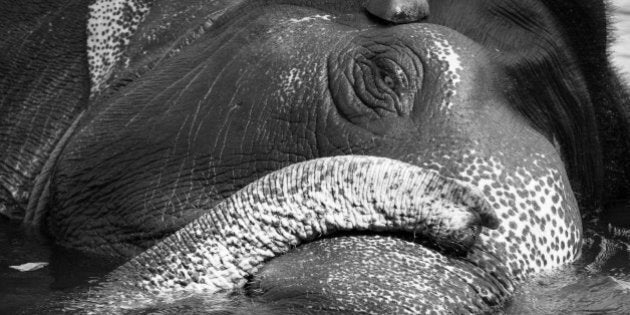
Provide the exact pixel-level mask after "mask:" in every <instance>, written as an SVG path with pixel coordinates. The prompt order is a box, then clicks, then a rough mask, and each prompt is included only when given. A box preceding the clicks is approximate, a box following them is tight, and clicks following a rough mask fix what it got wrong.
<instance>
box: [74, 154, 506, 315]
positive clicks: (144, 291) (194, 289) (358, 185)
mask: <svg viewBox="0 0 630 315" xmlns="http://www.w3.org/2000/svg"><path fill="white" fill-rule="evenodd" d="M498 224H499V220H498V218H497V217H496V215H495V214H494V211H493V210H491V207H490V205H489V204H488V203H487V202H486V201H485V199H484V198H483V196H482V194H481V192H479V191H477V190H475V189H474V188H471V187H468V186H466V185H465V184H463V183H461V182H459V181H456V180H453V179H449V178H445V177H442V176H440V175H438V173H437V172H435V171H431V170H426V169H422V168H419V167H417V166H413V165H410V164H406V163H403V162H399V161H395V160H390V159H386V158H379V157H366V156H339V157H332V158H322V159H316V160H310V161H307V162H303V163H297V164H294V165H291V166H288V167H286V168H284V169H281V170H279V171H277V172H274V173H271V174H269V175H267V176H264V177H262V178H261V179H259V180H257V181H256V182H254V183H252V184H250V185H248V186H246V187H245V188H243V189H242V190H240V191H239V192H237V193H236V194H234V195H232V196H231V197H230V198H228V199H227V200H225V201H223V202H222V203H220V204H218V205H217V206H216V207H214V208H213V209H211V210H209V211H208V212H207V214H205V215H203V216H202V217H200V218H199V219H197V220H195V221H194V222H192V223H191V224H189V225H187V226H186V227H184V228H183V229H181V230H180V231H178V232H177V233H175V234H174V235H172V236H170V237H168V238H166V239H165V240H164V241H162V242H160V243H159V244H157V245H155V246H154V247H152V248H150V249H149V250H147V251H146V252H144V253H142V254H141V255H139V256H137V257H135V258H134V259H132V260H131V261H129V262H128V263H126V264H124V265H123V266H121V267H119V268H118V269H117V270H115V271H114V272H113V273H112V274H110V277H109V279H110V282H108V283H105V284H104V285H103V289H102V291H99V292H97V293H96V296H97V299H105V300H106V301H107V302H106V303H105V305H107V306H106V307H107V309H108V310H110V311H111V307H120V308H121V309H124V308H133V307H138V306H141V305H143V304H144V303H147V301H150V300H152V299H159V298H160V297H169V298H171V299H172V298H174V297H175V298H176V297H185V296H187V295H189V294H191V293H197V294H212V293H217V292H229V291H230V290H234V289H238V288H240V287H242V286H243V285H244V284H245V283H246V281H247V280H246V278H247V277H248V276H251V275H253V274H254V273H255V272H256V271H257V270H258V269H259V268H260V267H261V266H262V264H263V263H264V262H265V261H267V260H269V259H272V258H274V257H276V256H280V255H282V254H285V253H287V252H288V251H289V250H290V249H291V248H294V247H296V246H298V245H300V244H302V243H304V242H307V241H310V240H314V239H316V238H320V237H322V236H326V235H331V234H332V233H335V232H344V231H346V232H347V231H383V232H403V233H408V234H412V235H414V237H415V236H418V237H420V238H423V237H424V239H425V240H431V241H432V242H435V243H436V244H435V245H437V246H438V247H440V248H443V249H444V250H452V249H455V250H456V251H458V252H460V253H461V252H464V251H466V250H469V249H470V248H471V247H472V246H473V244H474V243H475V241H476V239H477V237H478V235H479V233H480V232H481V230H482V227H488V228H496V227H497V226H498ZM391 242H393V243H396V241H394V240H392V241H391ZM403 247H404V246H403ZM413 247H418V246H413ZM357 249H359V250H360V247H357ZM409 250H411V249H409ZM413 251H417V253H416V254H413V255H412V256H410V257H408V258H410V259H412V260H413V262H411V263H413V264H414V265H415V264H417V266H414V269H415V270H418V272H419V273H420V274H421V275H420V277H419V278H418V280H417V281H419V284H421V285H419V286H413V287H412V289H413V288H415V289H416V290H415V291H413V292H410V294H411V296H413V297H414V298H415V303H416V305H417V310H426V309H435V310H444V308H442V306H441V305H433V303H431V298H430V297H431V296H432V295H435V294H440V292H441V293H446V292H449V295H451V294H452V293H450V290H452V289H456V288H457V286H458V285H461V284H462V283H461V281H464V282H465V281H467V280H470V279H465V278H466V277H462V279H460V280H458V281H459V284H457V285H454V283H452V282H449V281H448V279H449V277H450V276H453V275H454V274H457V273H458V271H454V272H453V271H450V269H451V268H455V269H462V271H461V272H462V273H463V272H465V271H463V269H467V271H468V272H470V273H472V274H479V275H480V274H483V271H482V270H481V269H480V268H479V267H475V266H473V265H472V264H467V263H462V262H455V261H454V260H452V259H448V258H445V257H444V256H442V255H441V254H438V253H437V252H434V251H431V250H428V249H425V248H424V247H422V249H413ZM401 253H405V251H401ZM401 263H403V264H406V263H410V261H409V260H407V259H405V260H403V262H401ZM349 266H350V265H349ZM436 268H437V269H436ZM435 270H449V271H448V272H446V274H444V273H443V274H437V273H435ZM424 274H427V275H429V274H431V276H428V277H424V276H423V275H424ZM441 277H445V278H441ZM489 281H491V280H489ZM506 284H508V285H509V281H506V282H505V283H497V282H495V283H492V285H490V286H488V288H487V289H488V291H489V292H490V293H488V296H487V298H489V299H496V298H497V297H498V296H502V295H503V294H505V293H506V288H505V287H504V286H505V285H506ZM441 286H445V288H446V289H448V290H441ZM120 288H133V289H132V290H128V291H127V292H128V293H126V294H119V293H117V292H121V289H120ZM462 290H464V291H471V290H472V289H471V287H469V286H465V287H464V288H463V289H462ZM465 293H466V294H465V295H454V296H459V297H460V298H462V299H464V300H462V301H457V302H465V303H464V305H470V306H469V307H471V308H472V309H476V308H477V307H479V308H481V306H482V305H483V302H482V301H477V300H475V294H474V292H465ZM466 298H469V299H471V300H470V301H465V300H466ZM477 298H478V297H477ZM97 301H98V300H97ZM149 303H150V302H149ZM97 305H98V302H97ZM70 308H73V307H72V306H70ZM97 308H98V307H97Z"/></svg>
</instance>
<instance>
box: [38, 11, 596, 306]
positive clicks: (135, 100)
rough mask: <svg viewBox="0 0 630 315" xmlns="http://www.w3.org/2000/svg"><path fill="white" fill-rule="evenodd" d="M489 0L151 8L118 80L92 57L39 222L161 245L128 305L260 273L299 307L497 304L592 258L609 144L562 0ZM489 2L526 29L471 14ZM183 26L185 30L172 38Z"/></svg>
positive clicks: (129, 247) (262, 297) (111, 246)
mask: <svg viewBox="0 0 630 315" xmlns="http://www.w3.org/2000/svg"><path fill="white" fill-rule="evenodd" d="M482 2H484V1H469V2H466V3H463V2H458V1H435V2H434V1H428V2H427V1H388V2H387V3H389V4H390V5H391V7H393V8H394V9H395V8H397V6H399V5H400V4H401V3H402V5H407V4H410V3H411V4H415V5H416V6H412V7H411V9H409V10H411V11H406V12H407V13H404V14H402V15H401V14H398V13H395V12H394V11H395V10H394V11H392V9H391V8H389V9H384V8H383V7H382V4H380V3H375V2H374V1H367V2H366V1H359V0H357V1H306V0H287V1H282V0H278V1H243V2H242V3H240V2H239V3H237V4H235V5H233V6H229V7H228V9H227V10H226V11H225V12H223V10H222V9H223V7H221V8H220V9H221V10H220V9H217V8H213V9H212V10H206V11H202V12H201V13H196V14H198V15H194V14H193V13H191V12H189V11H186V8H183V7H182V6H181V5H177V4H168V3H166V2H161V1H157V3H155V4H153V7H152V8H151V10H149V11H148V12H149V13H146V10H144V9H138V10H136V11H138V12H140V13H142V14H146V15H144V16H142V18H136V19H131V20H130V21H136V22H137V23H138V25H139V26H138V27H137V30H136V32H135V33H134V34H133V35H129V37H128V39H129V41H130V44H129V46H128V47H127V48H125V49H126V50H125V51H124V53H123V58H122V59H121V60H123V61H120V62H119V63H118V64H115V65H114V66H112V67H110V68H108V69H114V70H111V71H113V74H111V76H109V75H107V76H105V77H107V78H106V79H103V76H102V73H100V72H98V73H99V75H94V69H102V68H99V67H97V66H95V65H94V61H93V60H92V62H93V63H92V64H91V68H90V69H92V71H93V72H92V73H93V76H92V80H93V82H95V81H94V80H95V78H96V80H97V81H98V82H99V85H98V87H99V88H97V89H94V87H95V86H96V85H94V84H93V86H92V87H93V94H92V97H91V100H90V103H89V106H88V108H87V109H86V110H85V111H84V113H83V114H82V115H81V116H79V118H78V119H77V120H76V123H75V124H74V125H73V127H72V130H71V132H69V133H68V137H67V139H66V140H64V141H63V146H62V147H61V148H60V149H59V153H58V157H56V158H55V160H54V167H53V169H54V171H53V172H52V173H51V174H50V176H48V177H47V178H46V182H47V185H46V187H47V188H46V189H45V194H42V195H41V196H42V197H41V198H39V199H38V202H37V203H38V204H40V205H42V206H41V207H37V209H36V211H35V212H36V213H35V214H34V215H32V217H35V218H41V221H40V222H39V223H40V224H41V225H42V227H43V229H44V230H46V231H47V233H49V234H50V235H51V236H52V237H53V238H54V239H55V241H56V242H57V243H59V244H61V245H64V246H68V247H73V248H80V249H83V250H87V251H92V252H98V253H107V254H116V255H122V256H127V257H130V256H132V255H136V254H138V253H140V252H143V253H142V254H140V255H138V256H137V257H136V258H134V259H133V260H131V261H130V262H128V263H127V264H125V265H123V266H121V267H120V268H119V269H118V270H116V271H114V273H113V274H112V275H111V278H110V282H107V283H106V284H105V285H104V288H103V291H101V293H99V294H100V295H99V297H100V298H103V297H105V298H107V297H109V296H111V294H112V293H113V292H118V290H120V288H121V286H122V287H128V286H130V287H132V288H134V290H135V289H138V290H137V291H134V290H132V293H129V294H125V295H123V299H121V300H116V301H117V303H118V302H120V301H124V300H125V299H130V300H132V301H137V300H142V299H144V298H146V297H147V296H148V297H149V298H151V299H152V298H155V297H156V296H160V294H166V293H165V292H168V294H175V293H177V294H179V293H183V294H184V295H185V294H188V293H190V292H206V293H208V292H209V293H216V292H221V290H232V289H234V288H240V287H242V285H243V284H245V283H247V282H248V281H247V280H248V279H249V280H250V281H249V282H248V284H247V286H246V288H245V289H244V292H245V294H247V295H250V296H252V297H254V298H255V299H256V301H257V302H256V303H260V304H261V305H262V304H264V305H278V303H285V304H286V305H290V307H291V308H292V309H293V308H295V307H303V308H304V309H310V310H312V309H314V310H329V311H343V310H345V311H368V312H369V311H373V312H384V313H387V312H396V313H416V312H420V311H450V312H466V311H469V312H470V311H475V312H477V311H484V310H488V309H489V308H490V307H493V306H496V305H499V304H500V303H501V302H503V301H504V300H505V298H506V297H507V296H508V295H509V293H510V292H511V290H512V288H513V283H514V281H517V280H522V279H524V278H525V277H527V276H528V275H531V274H532V273H536V272H540V271H543V270H549V269H552V268H557V267H560V266H562V265H564V264H567V263H570V262H572V261H573V260H574V259H576V257H578V256H579V254H580V246H581V238H582V223H581V217H580V213H579V210H578V203H577V201H576V198H575V194H576V193H577V194H578V195H580V196H588V198H590V197H591V195H592V194H593V193H592V185H591V180H588V179H585V178H586V177H588V176H593V178H595V177H597V176H599V175H597V174H598V171H597V170H598V169H599V168H598V167H600V164H601V157H600V155H599V153H600V152H599V151H598V150H593V153H592V154H590V153H589V154H586V153H584V152H582V151H581V150H582V149H583V148H584V147H585V146H587V144H588V143H589V142H590V143H597V132H596V131H595V130H596V128H595V121H594V117H592V115H591V114H592V111H593V108H592V105H591V103H590V99H589V95H591V94H589V93H590V91H589V90H588V89H587V87H586V86H585V83H584V81H585V80H586V79H584V77H583V76H582V75H581V73H580V71H577V70H574V69H573V68H572V66H573V65H575V64H576V58H577V57H575V56H573V55H572V54H571V50H570V45H571V44H572V42H570V40H568V39H565V37H564V36H563V34H562V32H561V29H560V28H559V27H558V26H556V24H554V23H555V21H554V20H553V17H554V16H555V15H554V11H553V10H552V9H551V8H550V7H549V6H548V5H546V4H544V3H543V2H542V1H526V2H523V3H520V2H519V3H517V2H515V1H510V2H506V3H503V2H501V3H499V2H498V1H485V2H484V3H485V4H481V3H482ZM486 2H487V3H486ZM204 6H205V7H208V6H210V5H209V4H205V5H204ZM140 8H142V6H140ZM449 8H450V9H452V10H454V12H458V13H459V15H461V14H462V13H461V12H467V11H466V10H465V9H471V10H470V14H471V16H470V17H467V18H466V19H463V20H462V24H459V23H458V22H457V21H453V20H452V19H453V18H454V17H453V16H452V15H451V14H449V12H448V10H447V9H449ZM472 9H474V10H472ZM160 10H162V11H160ZM105 11H107V10H105ZM136 11H134V10H132V12H136ZM155 12H158V13H155ZM178 12H179V13H181V12H184V13H185V14H183V15H184V16H186V18H183V17H181V16H182V14H179V15H178V14H175V13H178ZM217 12H219V13H220V14H217ZM392 12H394V13H392ZM409 12H411V13H409ZM140 13H138V14H140ZM152 14H154V15H152ZM186 14H187V15H186ZM217 15H220V16H219V17H216V16H217ZM210 16H212V18H209V17H210ZM488 16H493V17H494V18H497V19H502V20H500V21H503V22H505V24H501V23H499V22H497V20H492V21H493V23H490V24H491V25H492V26H495V27H499V28H500V31H503V32H505V33H506V34H507V35H508V36H503V37H501V36H496V37H490V38H486V37H485V35H480V34H479V33H477V32H476V31H475V30H477V29H484V27H486V25H477V26H475V25H473V23H472V22H470V21H469V20H468V19H471V20H473V17H478V18H488ZM525 17H526V18H525ZM202 18H203V20H204V21H205V22H204V24H203V25H202V26H199V24H196V23H197V22H198V21H199V19H202ZM523 19H524V20H523ZM141 21H142V23H140V22H141ZM191 21H192V22H191ZM481 21H485V20H483V19H482V20H481ZM171 22H172V23H173V24H174V25H175V26H173V28H174V29H175V31H174V32H173V33H174V34H175V35H181V36H179V37H178V36H175V35H173V34H165V33H159V32H157V31H156V30H158V29H159V28H160V27H162V26H164V25H169V24H168V23H171ZM193 22H194V23H193ZM178 23H179V24H178ZM401 23H402V24H401ZM123 25H124V24H123ZM182 25H184V26H185V27H184V26H182ZM191 25H192V26H191ZM178 27H180V28H178ZM130 29H133V30H135V26H134V28H130ZM156 34H157V35H156ZM491 34H497V33H496V32H495V33H491ZM509 36H514V37H516V38H519V39H522V41H523V42H516V41H513V40H512V39H510V38H509ZM97 37H98V36H97ZM506 37H508V38H506ZM552 39H553V40H557V41H552ZM93 42H94V43H102V42H101V41H100V40H94V41H93ZM88 43H90V41H88ZM99 45H100V46H99ZM99 45H96V46H98V47H99V49H101V50H102V49H104V48H103V47H106V48H105V51H107V49H109V48H107V47H110V48H111V47H116V45H111V46H107V45H101V44H99ZM99 49H96V50H92V53H95V52H96V53H97V55H98V53H102V51H101V50H99ZM108 53H109V52H108ZM106 55H107V53H106ZM110 55H116V54H110ZM99 60H100V59H99ZM88 62H89V61H88ZM99 65H100V64H99ZM107 71H110V70H107ZM107 71H106V72H107ZM532 80H534V81H532ZM103 82H105V83H103ZM101 83H103V85H102V86H103V88H102V90H101V89H100V87H101V85H100V84H101ZM336 156H346V157H336ZM423 178H424V179H426V180H428V182H427V181H423ZM572 186H573V187H575V189H576V190H575V191H574V190H573V189H572ZM375 187H377V188H375ZM383 187H385V188H383ZM381 188H382V189H381ZM588 198H587V197H584V198H582V199H580V201H581V202H583V203H587V202H588V201H589V200H588ZM176 231H177V232H176ZM172 233H175V234H173V235H171V236H169V237H167V238H165V237H166V236H168V235H170V234H172ZM477 236H478V237H477ZM156 243H157V244H156ZM298 245H301V246H300V247H298V248H294V247H295V246H298ZM152 246H153V247H152ZM148 248H149V249H148ZM147 249H148V250H147ZM282 254H285V255H284V256H282V257H279V256H281V255H282ZM298 266H299V267H298ZM357 275H361V277H363V278H360V277H358V276H357ZM103 292H105V293H103ZM174 292H175V293H174ZM296 292H297V295H296ZM292 299H295V300H292ZM274 303H275V304H274ZM296 305H297V306H296Z"/></svg>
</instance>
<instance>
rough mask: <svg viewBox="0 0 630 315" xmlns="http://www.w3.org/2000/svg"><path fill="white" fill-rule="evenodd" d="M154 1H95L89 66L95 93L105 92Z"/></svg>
mask: <svg viewBox="0 0 630 315" xmlns="http://www.w3.org/2000/svg"><path fill="white" fill-rule="evenodd" d="M151 1H152V0H96V1H94V2H93V3H92V4H90V6H89V16H90V17H89V19H88V25H87V32H88V52H87V55H88V67H89V70H90V79H91V83H92V88H91V92H92V94H95V93H98V92H101V91H103V90H104V89H105V88H106V82H107V80H108V79H109V77H110V76H111V74H112V71H113V69H114V67H115V66H116V64H117V63H118V62H119V61H120V59H121V56H122V55H123V52H124V49H125V47H126V46H127V45H128V44H129V40H130V39H131V36H132V35H133V33H134V31H136V29H137V28H138V26H139V25H140V23H141V22H142V20H143V19H144V17H145V16H146V13H147V12H148V11H149V6H150V2H151Z"/></svg>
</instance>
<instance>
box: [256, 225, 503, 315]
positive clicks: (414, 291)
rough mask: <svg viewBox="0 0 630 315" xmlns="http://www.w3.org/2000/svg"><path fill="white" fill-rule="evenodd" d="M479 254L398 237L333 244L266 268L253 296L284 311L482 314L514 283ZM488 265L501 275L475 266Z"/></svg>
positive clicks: (314, 246) (300, 251) (322, 243)
mask: <svg viewBox="0 0 630 315" xmlns="http://www.w3.org/2000/svg"><path fill="white" fill-rule="evenodd" d="M471 249H472V251H471V252H470V253H469V254H467V255H466V256H464V257H458V256H453V255H445V254H443V253H441V252H440V251H437V250H433V249H430V248H428V247H426V246H423V245H420V244H418V243H416V242H412V241H411V240H405V239H402V238H400V237H395V236H380V235H356V236H340V237H335V238H327V239H322V240H318V241H315V242H312V243H308V244H305V245H302V246H300V247H298V248H296V249H294V250H292V251H291V252H289V253H287V254H286V255H283V256H281V257H278V258H275V259H273V260H271V261H270V262H268V263H267V264H265V266H264V267H263V268H262V270H261V271H260V272H259V273H258V274H257V275H256V276H255V277H254V278H253V280H252V281H251V282H250V284H249V286H248V288H249V291H248V293H249V294H250V295H252V296H255V297H256V299H257V300H259V301H260V302H261V303H263V304H266V305H272V306H275V307H280V308H284V309H290V308H295V307H303V308H306V309H316V310H320V311H335V310H352V311H353V312H358V313H361V312H366V313H377V314H425V313H427V311H435V312H437V313H438V314H442V313H453V312H454V313H457V314H468V313H482V312H485V311H488V310H490V309H491V308H492V307H493V306H499V305H501V302H502V301H503V300H505V299H506V298H507V297H508V296H509V294H510V292H511V291H512V290H513V281H512V280H511V278H510V277H508V275H507V270H506V269H501V267H500V266H501V262H500V261H499V260H498V259H497V258H496V257H493V256H491V255H484V254H483V252H482V251H481V250H480V249H479V248H476V247H472V248H471ZM480 260H484V261H486V262H487V265H492V266H496V267H497V268H496V269H494V270H492V271H490V270H487V269H484V268H482V267H480V266H478V265H476V264H475V263H473V262H472V261H480Z"/></svg>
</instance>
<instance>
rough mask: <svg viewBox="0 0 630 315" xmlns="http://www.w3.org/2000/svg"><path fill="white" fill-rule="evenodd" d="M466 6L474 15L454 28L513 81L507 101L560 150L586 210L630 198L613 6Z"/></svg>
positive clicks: (535, 2)
mask: <svg viewBox="0 0 630 315" xmlns="http://www.w3.org/2000/svg"><path fill="white" fill-rule="evenodd" d="M461 5H463V6H468V8H466V10H461V11H462V12H473V13H474V14H463V15H461V16H460V15H459V14H457V13H455V15H457V17H456V18H449V23H448V26H449V27H453V28H455V29H456V30H458V31H460V32H462V33H464V34H465V35H467V36H469V37H471V38H473V39H474V40H476V41H478V42H479V43H481V44H482V45H483V46H484V47H486V48H487V50H488V51H489V52H490V54H491V56H492V58H493V59H494V60H495V62H496V64H498V65H499V68H501V69H502V70H503V71H504V73H505V74H506V75H507V76H508V78H509V80H508V82H506V83H503V84H504V86H503V90H504V91H505V97H506V98H507V99H508V100H509V102H510V103H511V104H512V105H513V106H514V108H515V109H516V110H518V111H519V112H521V113H522V114H523V115H524V116H525V117H526V118H527V119H528V120H529V122H530V124H531V125H532V126H533V127H534V128H535V129H537V130H538V131H539V132H541V133H542V134H543V135H545V136H546V137H547V139H548V140H549V141H551V142H552V143H554V144H555V145H556V146H557V147H558V149H559V151H560V152H561V154H562V157H563V160H564V162H565V164H566V168H567V173H568V176H569V178H570V180H571V184H572V186H573V189H574V192H575V193H576V197H577V198H578V200H579V202H580V206H581V208H582V209H583V210H585V211H587V212H588V211H589V210H594V209H597V208H599V207H601V206H605V204H606V201H607V200H614V199H618V198H620V197H623V196H627V195H629V194H630V190H629V188H630V180H629V179H628V177H629V176H630V159H629V158H628V156H630V152H629V151H630V150H629V148H630V143H629V142H628V137H627V135H629V134H630V133H629V132H628V130H630V128H629V126H628V122H629V121H630V116H629V114H630V108H628V107H629V105H630V101H629V100H630V99H629V97H628V92H627V87H625V86H624V84H623V83H622V82H621V79H620V77H619V75H618V74H617V72H616V71H615V69H614V68H613V67H612V66H611V64H610V62H609V60H610V56H609V54H608V51H607V48H608V46H609V44H610V41H611V37H610V35H609V34H610V28H611V27H610V22H609V21H610V15H609V8H610V5H609V3H608V2H607V1H602V0H585V1H584V0H582V1H579V0H507V1H505V0H503V1H499V0H472V1H471V2H469V3H468V4H461ZM453 12H457V10H453ZM471 19H474V20H475V21H474V23H473V21H472V20H471Z"/></svg>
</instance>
